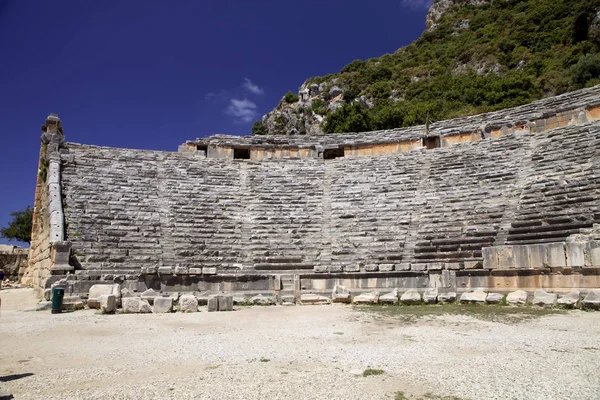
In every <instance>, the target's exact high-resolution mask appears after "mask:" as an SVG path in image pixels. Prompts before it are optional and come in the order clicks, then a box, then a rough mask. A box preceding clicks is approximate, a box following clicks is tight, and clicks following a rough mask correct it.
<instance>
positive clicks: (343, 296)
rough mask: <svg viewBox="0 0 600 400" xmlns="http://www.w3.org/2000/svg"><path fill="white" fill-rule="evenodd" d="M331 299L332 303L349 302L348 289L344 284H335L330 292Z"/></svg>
mask: <svg viewBox="0 0 600 400" xmlns="http://www.w3.org/2000/svg"><path fill="white" fill-rule="evenodd" d="M331 299H332V301H333V302H334V303H350V300H351V299H350V291H349V290H348V289H346V287H345V286H342V285H335V287H334V288H333V291H332V292H331Z"/></svg>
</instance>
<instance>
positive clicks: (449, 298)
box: [437, 292, 456, 303]
mask: <svg viewBox="0 0 600 400" xmlns="http://www.w3.org/2000/svg"><path fill="white" fill-rule="evenodd" d="M437 300H438V302H440V303H454V302H455V301H456V292H446V293H439V294H438V297H437Z"/></svg>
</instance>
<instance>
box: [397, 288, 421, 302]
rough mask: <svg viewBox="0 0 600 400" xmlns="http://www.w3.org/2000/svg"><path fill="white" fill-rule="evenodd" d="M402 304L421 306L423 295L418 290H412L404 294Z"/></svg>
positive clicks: (401, 297) (401, 299) (401, 298)
mask: <svg viewBox="0 0 600 400" xmlns="http://www.w3.org/2000/svg"><path fill="white" fill-rule="evenodd" d="M400 302H401V303H402V304H406V305H413V304H421V294H420V293H419V292H418V291H417V290H416V289H410V290H408V291H406V292H404V293H402V296H400Z"/></svg>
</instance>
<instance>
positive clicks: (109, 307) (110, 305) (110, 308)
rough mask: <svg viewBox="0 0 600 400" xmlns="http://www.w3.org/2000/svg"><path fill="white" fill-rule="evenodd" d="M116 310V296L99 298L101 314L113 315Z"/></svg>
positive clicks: (110, 295) (109, 295) (108, 295)
mask: <svg viewBox="0 0 600 400" xmlns="http://www.w3.org/2000/svg"><path fill="white" fill-rule="evenodd" d="M116 309H117V296H115V295H114V294H103V295H102V296H100V311H102V314H113V313H114V312H115V311H116Z"/></svg>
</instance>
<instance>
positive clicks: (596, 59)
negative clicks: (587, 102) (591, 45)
mask: <svg viewBox="0 0 600 400" xmlns="http://www.w3.org/2000/svg"><path fill="white" fill-rule="evenodd" d="M571 77H572V79H573V83H574V84H575V85H576V86H578V87H584V86H585V85H586V83H588V81H590V80H592V79H595V78H599V77H600V55H598V54H586V55H585V56H582V57H581V58H580V59H579V61H577V64H575V66H574V67H573V70H572V73H571Z"/></svg>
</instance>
